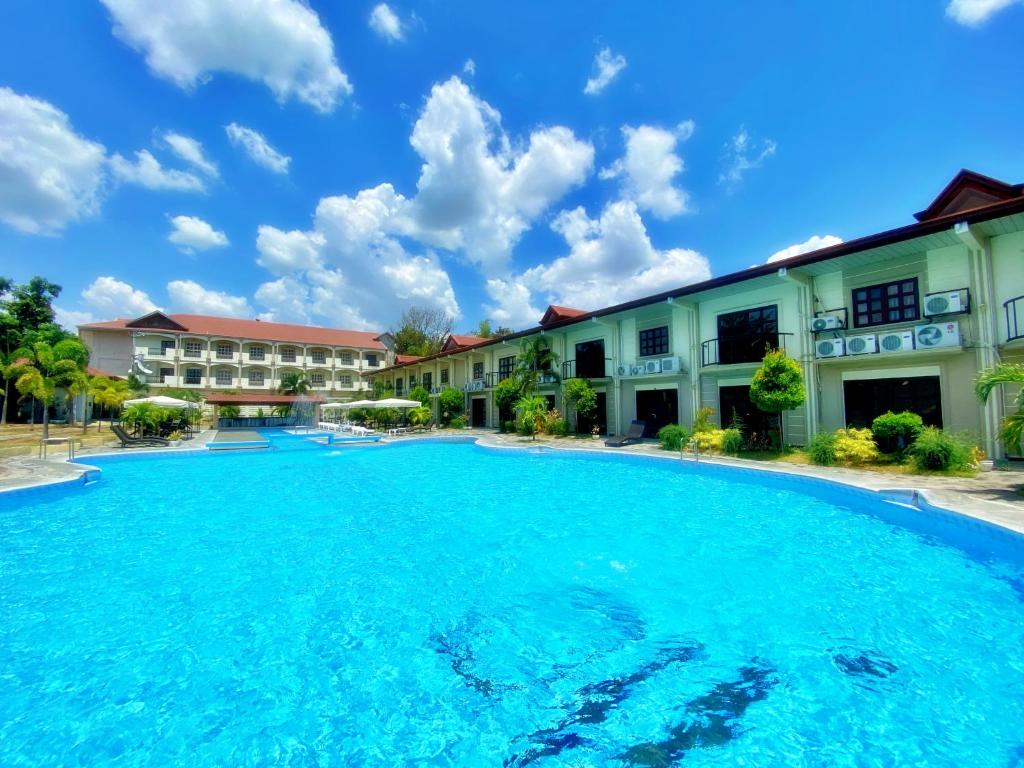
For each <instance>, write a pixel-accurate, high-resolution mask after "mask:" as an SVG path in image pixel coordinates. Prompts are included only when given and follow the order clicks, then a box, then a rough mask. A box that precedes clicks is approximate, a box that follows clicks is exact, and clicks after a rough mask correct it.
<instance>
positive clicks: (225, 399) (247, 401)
mask: <svg viewBox="0 0 1024 768" xmlns="http://www.w3.org/2000/svg"><path fill="white" fill-rule="evenodd" d="M299 400H304V401H306V402H307V403H322V402H324V399H323V398H322V397H320V396H319V395H278V394H267V395H260V394H257V393H246V394H243V395H229V394H223V395H216V394H214V395H207V396H206V404H207V405H291V404H292V403H294V402H297V401H299Z"/></svg>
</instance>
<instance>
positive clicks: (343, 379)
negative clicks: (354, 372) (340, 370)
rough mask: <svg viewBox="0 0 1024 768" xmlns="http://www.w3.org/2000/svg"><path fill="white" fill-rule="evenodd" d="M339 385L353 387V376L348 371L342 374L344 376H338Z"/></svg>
mask: <svg viewBox="0 0 1024 768" xmlns="http://www.w3.org/2000/svg"><path fill="white" fill-rule="evenodd" d="M338 385H339V386H342V387H351V386H352V377H351V376H349V375H348V374H347V373H346V374H344V375H342V376H339V377H338Z"/></svg>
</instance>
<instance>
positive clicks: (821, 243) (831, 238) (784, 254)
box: [765, 235, 843, 264]
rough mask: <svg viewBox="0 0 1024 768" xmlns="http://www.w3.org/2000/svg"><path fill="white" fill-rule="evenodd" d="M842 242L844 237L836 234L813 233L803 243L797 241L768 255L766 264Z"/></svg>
mask: <svg viewBox="0 0 1024 768" xmlns="http://www.w3.org/2000/svg"><path fill="white" fill-rule="evenodd" d="M841 242H843V238H841V237H837V236H836V235H811V236H810V237H809V238H807V239H806V240H804V241H803V242H802V243H795V244H793V245H790V246H788V247H787V248H783V249H782V250H781V251H776V252H775V253H773V254H772V255H771V256H769V257H768V259H767V260H766V261H765V264H774V263H775V262H776V261H785V260H786V259H792V258H793V257H794V256H802V255H803V254H805V253H810V252H811V251H817V250H820V249H822V248H828V247H829V246H832V245H839V244H840V243H841Z"/></svg>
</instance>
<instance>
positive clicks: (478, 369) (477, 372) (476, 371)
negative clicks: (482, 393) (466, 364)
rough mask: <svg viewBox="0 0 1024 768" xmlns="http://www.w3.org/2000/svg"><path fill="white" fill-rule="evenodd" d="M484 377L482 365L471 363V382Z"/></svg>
mask: <svg viewBox="0 0 1024 768" xmlns="http://www.w3.org/2000/svg"><path fill="white" fill-rule="evenodd" d="M483 377H484V364H483V363H473V380H474V381H476V380H477V379H482V378H483Z"/></svg>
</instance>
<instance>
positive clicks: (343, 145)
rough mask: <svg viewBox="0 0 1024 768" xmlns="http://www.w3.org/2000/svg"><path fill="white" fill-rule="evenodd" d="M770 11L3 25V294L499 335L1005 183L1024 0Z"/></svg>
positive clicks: (519, 8) (129, 12) (754, 6)
mask: <svg viewBox="0 0 1024 768" xmlns="http://www.w3.org/2000/svg"><path fill="white" fill-rule="evenodd" d="M890 6H892V7H890ZM786 7H787V10H786V12H785V13H782V12H780V11H779V10H778V6H773V5H772V4H764V3H753V2H751V3H729V4H726V3H680V2H664V3H655V2H650V3H639V4H638V3H630V4H626V3H612V2H605V3H549V2H545V3H541V2H523V3H516V4H514V5H509V4H507V3H501V4H498V3H480V2H444V3H442V2H424V3H416V4H411V3H401V2H397V1H396V2H392V3H388V4H381V3H374V2H369V3H362V2H336V1H334V0H331V1H329V2H328V1H327V0H311V1H310V2H309V3H308V4H306V3H300V2H297V1H296V0H208V1H206V2H204V1H203V0H182V1H181V2H179V3H174V4H167V3H164V2H160V1H159V0H102V1H100V0H96V1H95V2H93V1H91V0H64V1H63V2H59V1H58V0H54V1H53V2H48V3H45V4H44V3H14V4H9V5H8V7H7V8H6V10H5V14H4V15H5V19H4V21H5V23H4V24H3V25H0V274H3V275H7V276H10V277H13V278H15V279H16V280H25V279H27V278H28V277H30V276H32V275H34V274H42V275H45V276H47V277H49V278H50V279H52V280H55V281H56V282H58V283H59V284H61V285H63V286H64V293H63V295H62V296H61V298H60V300H59V301H58V302H57V305H58V307H59V309H60V311H61V315H60V316H61V319H62V320H63V321H64V322H65V323H66V324H73V323H74V322H81V321H84V320H88V319H90V318H92V319H110V318H112V317H115V316H121V317H125V316H135V315H138V314H141V313H142V312H143V311H146V310H148V309H151V308H154V307H160V308H163V309H166V310H169V311H196V312H205V313H210V314H234V315H242V316H249V317H255V316H259V317H263V318H265V319H275V320H280V321H296V322H310V323H314V324H318V325H333V326H341V327H359V328H377V329H383V328H387V327H389V326H391V325H393V324H394V323H395V321H396V320H397V318H398V316H399V315H400V313H401V311H402V309H403V308H405V307H407V306H410V305H421V306H436V307H441V308H444V309H446V310H447V311H450V312H452V313H453V314H456V316H457V318H458V320H457V324H456V325H457V327H458V328H460V329H470V328H472V327H474V326H475V325H476V323H477V322H478V321H479V320H480V319H481V318H484V317H489V318H491V319H492V320H494V321H496V322H500V323H502V324H505V325H511V326H513V327H516V328H519V327H525V326H527V325H530V324H533V323H534V322H535V321H536V320H537V319H539V317H540V314H541V312H542V311H543V308H544V307H545V306H546V305H547V304H548V303H549V302H556V303H564V304H569V305H572V306H578V307H581V308H583V309H594V308H597V307H600V306H605V305H607V304H609V303H613V302H617V301H622V300H628V299H631V298H635V297H638V296H642V295H646V294H648V293H653V292H656V291H659V290H663V289H667V288H671V287H674V286H679V285H682V284H685V283H687V282H692V281H694V280H699V279H703V278H706V277H708V276H710V275H719V274H723V273H726V272H731V271H734V270H737V269H742V268H744V267H747V266H750V265H752V264H756V263H760V262H763V261H765V260H766V259H768V258H769V257H771V256H772V255H773V254H776V253H778V252H779V251H782V250H783V249H786V248H790V247H794V248H793V250H792V251H789V253H795V252H797V251H799V250H800V249H801V248H803V249H807V248H809V247H811V246H812V245H821V244H829V243H832V242H836V241H837V240H838V239H840V238H842V239H851V238H854V237H858V236H861V235H865V234H870V233H873V232H877V231H880V230H882V229H887V228H890V227H894V226H899V225H902V224H906V223H909V222H910V221H911V214H912V213H913V212H914V211H917V210H920V209H922V208H924V207H925V206H926V205H927V203H928V202H929V201H930V199H931V198H932V197H933V196H934V195H935V194H936V193H937V192H938V191H939V190H940V189H941V188H942V186H943V185H944V184H945V183H946V182H947V181H948V180H949V179H950V178H951V177H952V176H953V174H954V173H955V172H956V171H957V170H958V169H959V168H961V167H968V168H972V169H974V170H977V171H980V172H982V173H987V174H990V175H993V176H996V177H997V178H1002V179H1004V180H1006V181H1011V182H1017V181H1022V180H1024V154H1022V147H1024V142H1022V140H1021V135H1022V134H1021V125H1024V99H1022V98H1021V96H1020V94H1021V82H1022V75H1024V71H1022V70H1024V66H1022V64H1021V61H1020V56H1019V43H1020V40H1021V39H1024V3H1021V2H1020V1H1019V0H952V2H949V0H905V1H904V2H900V3H896V4H878V5H876V6H870V7H868V6H865V5H864V4H862V3H852V2H851V3H820V2H794V3H789V4H787V6H786Z"/></svg>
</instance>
